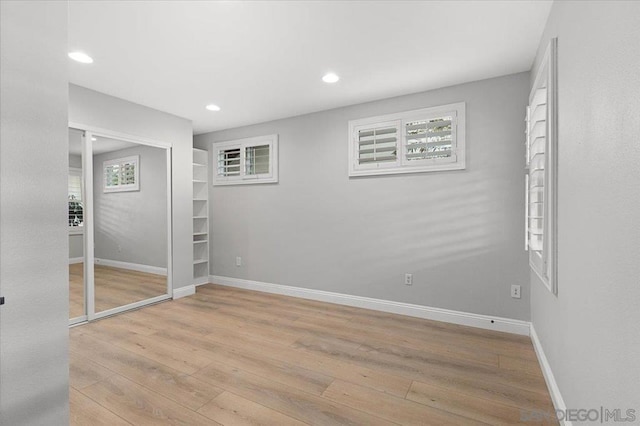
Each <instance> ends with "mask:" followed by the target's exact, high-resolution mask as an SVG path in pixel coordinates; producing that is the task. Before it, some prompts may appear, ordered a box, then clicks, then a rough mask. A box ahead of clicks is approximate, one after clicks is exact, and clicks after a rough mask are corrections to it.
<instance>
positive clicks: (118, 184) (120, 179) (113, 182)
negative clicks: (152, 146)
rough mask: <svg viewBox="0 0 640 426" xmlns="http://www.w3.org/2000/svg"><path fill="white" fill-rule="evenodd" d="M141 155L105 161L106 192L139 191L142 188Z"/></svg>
mask: <svg viewBox="0 0 640 426" xmlns="http://www.w3.org/2000/svg"><path fill="white" fill-rule="evenodd" d="M139 162H140V156H139V155H134V156H132V157H126V158H118V159H116V160H107V161H105V162H104V163H103V171H104V192H122V191H138V190H139V189H140V181H139V176H140V170H139Z"/></svg>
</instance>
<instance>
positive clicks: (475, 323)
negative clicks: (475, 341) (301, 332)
mask: <svg viewBox="0 0 640 426" xmlns="http://www.w3.org/2000/svg"><path fill="white" fill-rule="evenodd" d="M209 282H211V283H216V284H220V285H224V286H228V287H237V288H244V289H247V290H256V291H262V292H266V293H274V294H281V295H284V296H293V297H300V298H303V299H311V300H317V301H321V302H329V303H336V304H338V305H346V306H353V307H357V308H365V309H372V310H375V311H382V312H389V313H393V314H400V315H407V316H411V317H417V318H424V319H430V320H434V321H443V322H448V323H452V324H459V325H467V326H471V327H478V328H483V329H486V330H495V331H504V332H506V333H514V334H521V335H524V336H528V335H529V325H530V324H529V322H527V321H520V320H514V319H509V318H501V317H491V316H488V315H480V314H472V313H468V312H460V311H452V310H448V309H441V308H433V307H430V306H422V305H412V304H410V303H403V302H393V301H390V300H382V299H373V298H370V297H362V296H352V295H348V294H341V293H333V292H330V291H322V290H313V289H308V288H300V287H291V286H286V285H280V284H270V283H264V282H260V281H251V280H244V279H240V278H230V277H221V276H218V275H210V276H209Z"/></svg>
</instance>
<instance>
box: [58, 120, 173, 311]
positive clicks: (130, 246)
mask: <svg viewBox="0 0 640 426" xmlns="http://www.w3.org/2000/svg"><path fill="white" fill-rule="evenodd" d="M76 132H77V133H78V134H79V135H80V137H79V139H80V141H81V142H80V143H81V150H80V151H81V153H80V159H79V160H78V159H77V158H73V161H74V163H73V164H77V162H78V161H79V163H80V165H81V168H80V176H81V182H82V186H83V188H84V190H81V191H80V192H81V196H82V228H83V229H82V233H81V234H80V239H81V241H82V244H81V247H82V248H83V252H82V258H81V259H82V261H81V262H78V263H72V262H74V261H77V259H75V260H74V258H73V257H72V256H73V255H74V253H72V250H73V246H72V242H71V239H72V238H73V236H72V235H71V231H70V237H69V238H70V244H69V250H70V265H69V269H70V274H69V276H70V296H69V297H70V310H72V312H71V313H70V318H71V323H72V324H73V323H77V322H82V321H86V320H89V321H91V320H92V319H97V318H101V317H104V316H107V315H112V314H116V313H119V312H123V311H126V310H129V309H134V308H138V307H140V306H143V305H146V304H150V303H155V302H158V301H161V300H166V299H169V298H170V294H171V250H170V248H171V197H170V194H171V192H170V189H171V148H170V147H165V146H161V145H153V144H150V143H149V142H140V141H137V140H134V139H128V138H123V137H117V136H111V135H109V134H107V133H98V132H91V131H90V130H85V131H79V130H70V140H71V136H73V140H74V141H75V140H76V139H78V138H77V137H76ZM74 146H75V145H74ZM71 147H72V145H71V143H70V157H69V158H70V164H71V161H72V155H73V152H75V151H76V149H74V150H72V148H71ZM72 173H73V170H72V169H71V168H70V175H69V176H70V177H69V182H70V184H69V188H70V195H69V197H70V201H69V205H70V207H69V209H70V210H69V211H70V213H69V216H70V219H69V221H70V228H71V223H72V222H73V221H77V220H78V219H77V218H76V217H72V216H73V215H72V202H73V199H72V198H71V197H72V195H74V194H71V188H72V185H71V182H72V179H73V178H72ZM75 265H78V266H75ZM78 277H79V278H80V279H78ZM76 311H77V312H76ZM81 311H82V312H81ZM76 313H82V315H79V316H74V315H75V314H76Z"/></svg>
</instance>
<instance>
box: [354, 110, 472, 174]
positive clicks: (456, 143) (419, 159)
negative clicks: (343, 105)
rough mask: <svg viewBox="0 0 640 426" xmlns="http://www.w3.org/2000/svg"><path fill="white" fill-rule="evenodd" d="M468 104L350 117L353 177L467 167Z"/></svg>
mask: <svg viewBox="0 0 640 426" xmlns="http://www.w3.org/2000/svg"><path fill="white" fill-rule="evenodd" d="M464 133H465V105H464V103H459V104H453V105H445V106H441V107H435V108H424V109H420V110H415V111H407V112H402V113H397V114H389V115H385V116H380V117H369V118H364V119H360V120H353V121H350V122H349V176H364V175H379V174H392V173H414V172H428V171H438V170H458V169H464V168H465V137H464Z"/></svg>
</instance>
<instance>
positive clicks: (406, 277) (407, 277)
mask: <svg viewBox="0 0 640 426" xmlns="http://www.w3.org/2000/svg"><path fill="white" fill-rule="evenodd" d="M404 284H405V285H413V274H404Z"/></svg>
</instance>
